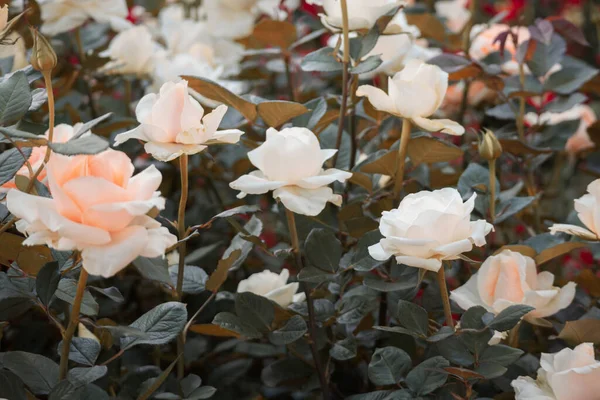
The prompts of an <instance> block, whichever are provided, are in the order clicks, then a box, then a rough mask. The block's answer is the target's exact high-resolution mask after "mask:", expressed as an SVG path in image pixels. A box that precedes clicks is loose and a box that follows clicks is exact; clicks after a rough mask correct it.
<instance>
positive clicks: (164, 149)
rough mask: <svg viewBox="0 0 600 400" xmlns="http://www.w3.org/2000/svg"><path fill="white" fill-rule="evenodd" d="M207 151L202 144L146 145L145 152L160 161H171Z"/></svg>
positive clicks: (155, 143)
mask: <svg viewBox="0 0 600 400" xmlns="http://www.w3.org/2000/svg"><path fill="white" fill-rule="evenodd" d="M204 149H206V146H204V145H201V144H179V143H157V142H151V143H146V144H145V146H144V150H146V153H148V154H151V155H152V157H154V158H156V159H157V160H159V161H165V162H167V161H171V160H174V159H176V158H177V157H179V156H181V155H182V154H187V155H192V154H196V153H200V152H201V151H202V150H204Z"/></svg>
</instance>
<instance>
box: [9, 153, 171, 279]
mask: <svg viewBox="0 0 600 400" xmlns="http://www.w3.org/2000/svg"><path fill="white" fill-rule="evenodd" d="M46 169H47V175H48V185H49V188H50V192H51V194H52V198H45V197H39V196H33V195H30V194H27V193H23V192H20V191H18V190H15V189H13V190H11V191H9V192H8V194H7V204H6V205H7V207H8V209H9V210H10V212H11V213H13V214H14V215H15V216H16V217H18V218H20V220H19V221H18V222H17V229H18V230H19V231H21V232H23V233H25V234H26V235H27V236H28V238H27V239H26V240H25V241H24V242H23V243H24V244H25V245H38V244H46V245H48V246H49V247H52V248H54V249H57V250H80V251H81V255H82V258H83V267H84V268H85V269H86V270H87V271H88V272H89V273H90V274H92V275H101V276H104V277H110V276H113V275H115V274H116V273H117V272H119V271H120V270H121V269H123V268H125V267H126V266H127V265H128V264H129V263H130V262H131V261H133V260H134V259H135V258H136V257H138V256H143V257H158V256H161V255H163V254H164V251H165V249H166V248H168V247H170V246H172V245H174V244H175V243H176V238H175V236H174V235H172V234H170V233H169V231H168V230H167V228H164V227H161V225H160V224H159V223H158V222H156V221H155V220H154V219H152V218H150V217H148V216H147V215H146V214H147V213H148V212H149V211H150V210H151V209H153V208H155V207H156V208H157V209H159V210H160V209H163V208H164V206H165V200H164V198H162V197H161V196H160V192H158V191H156V190H157V189H158V186H159V185H160V182H161V180H162V176H161V174H160V172H159V171H158V170H157V169H156V168H155V167H154V166H150V167H148V168H146V169H145V170H144V171H142V172H141V173H139V174H137V175H136V176H133V172H134V167H133V164H132V163H131V160H130V159H129V157H127V155H126V154H125V153H122V152H120V151H116V150H112V149H109V150H106V151H104V152H102V153H100V154H96V155H91V156H88V155H80V156H74V157H67V156H63V155H60V154H53V155H52V157H51V159H50V161H49V162H48V165H47V167H46Z"/></svg>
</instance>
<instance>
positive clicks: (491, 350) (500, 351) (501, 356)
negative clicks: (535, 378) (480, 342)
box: [479, 344, 523, 367]
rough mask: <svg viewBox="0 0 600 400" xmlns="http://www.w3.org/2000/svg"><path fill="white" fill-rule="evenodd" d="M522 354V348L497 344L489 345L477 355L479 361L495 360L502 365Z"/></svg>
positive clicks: (508, 363)
mask: <svg viewBox="0 0 600 400" xmlns="http://www.w3.org/2000/svg"><path fill="white" fill-rule="evenodd" d="M522 355H523V350H521V349H515V348H514V347H510V346H506V345H503V344H497V345H494V346H489V347H488V348H486V349H485V350H483V352H482V353H481V356H479V362H480V363H483V362H495V363H496V364H500V365H502V366H504V367H508V366H509V365H510V364H512V363H514V362H516V361H517V360H518V359H519V358H520V357H521V356H522Z"/></svg>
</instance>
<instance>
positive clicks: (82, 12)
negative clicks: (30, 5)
mask: <svg viewBox="0 0 600 400" xmlns="http://www.w3.org/2000/svg"><path fill="white" fill-rule="evenodd" d="M38 4H39V5H40V11H41V18H42V21H43V24H42V33H43V34H45V35H49V36H54V35H58V34H59V33H62V32H68V31H70V30H72V29H75V28H77V27H79V26H81V25H83V24H84V23H85V22H86V21H87V20H88V19H93V20H94V21H96V22H99V23H101V24H110V26H111V27H112V29H113V30H115V31H122V30H125V29H128V28H130V27H132V26H133V25H132V24H131V23H130V22H129V21H127V20H126V19H125V18H126V17H127V14H128V10H127V2H126V1H125V0H38Z"/></svg>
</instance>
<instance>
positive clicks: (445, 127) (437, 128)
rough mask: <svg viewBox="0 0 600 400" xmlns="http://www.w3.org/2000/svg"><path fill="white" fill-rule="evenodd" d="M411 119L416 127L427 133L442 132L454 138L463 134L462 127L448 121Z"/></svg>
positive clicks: (463, 129)
mask: <svg viewBox="0 0 600 400" xmlns="http://www.w3.org/2000/svg"><path fill="white" fill-rule="evenodd" d="M411 119H412V121H413V122H414V123H415V124H416V125H418V126H419V127H421V128H423V129H425V130H426V131H429V132H443V133H447V134H449V135H455V136H461V135H462V134H464V133H465V128H464V127H463V126H462V125H460V124H459V123H458V122H454V121H452V120H449V119H429V118H423V117H411Z"/></svg>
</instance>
